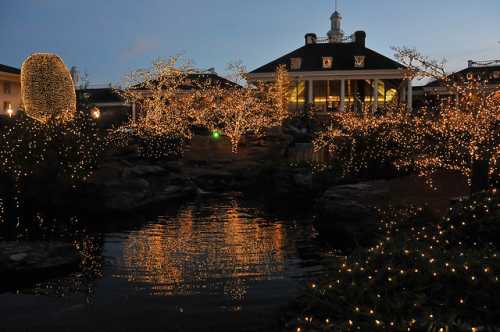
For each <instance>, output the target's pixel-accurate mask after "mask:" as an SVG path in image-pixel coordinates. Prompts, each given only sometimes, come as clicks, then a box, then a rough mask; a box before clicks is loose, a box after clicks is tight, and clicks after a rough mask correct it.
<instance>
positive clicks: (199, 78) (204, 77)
mask: <svg viewBox="0 0 500 332" xmlns="http://www.w3.org/2000/svg"><path fill="white" fill-rule="evenodd" d="M153 82H154V81H153ZM203 83H205V84H208V85H212V86H215V85H220V86H222V87H238V86H240V85H239V84H237V83H234V82H232V81H230V80H228V79H226V78H224V77H221V76H219V75H217V74H216V73H215V72H210V71H209V72H199V73H196V72H194V73H189V74H187V75H186V80H185V82H184V84H182V85H180V86H179V88H180V89H181V90H184V91H189V90H192V89H195V88H196V84H203ZM143 84H144V83H140V84H137V85H135V86H134V88H136V89H141V87H142V86H143Z"/></svg>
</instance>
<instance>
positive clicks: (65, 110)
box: [21, 53, 76, 123]
mask: <svg viewBox="0 0 500 332" xmlns="http://www.w3.org/2000/svg"><path fill="white" fill-rule="evenodd" d="M21 95H22V99H23V104H24V107H25V112H26V114H27V115H28V116H30V117H32V118H33V119H36V120H37V121H40V122H42V123H47V122H49V121H54V120H55V121H61V122H66V121H68V120H71V119H72V118H73V116H74V115H75V111H76V94H75V87H74V85H73V80H72V78H71V74H70V72H69V70H68V68H67V67H66V65H65V64H64V62H63V61H62V59H61V58H60V57H59V56H57V55H55V54H50V53H34V54H32V55H30V56H29V57H28V58H27V59H26V60H25V61H24V62H23V65H22V67H21Z"/></svg>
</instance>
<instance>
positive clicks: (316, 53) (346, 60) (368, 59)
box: [251, 42, 404, 74]
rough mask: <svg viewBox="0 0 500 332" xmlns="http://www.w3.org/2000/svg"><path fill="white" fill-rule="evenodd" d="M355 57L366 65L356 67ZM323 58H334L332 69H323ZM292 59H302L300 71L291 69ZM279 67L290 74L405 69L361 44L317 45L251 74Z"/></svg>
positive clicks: (268, 71) (281, 58)
mask: <svg viewBox="0 0 500 332" xmlns="http://www.w3.org/2000/svg"><path fill="white" fill-rule="evenodd" d="M355 56H364V57H365V64H364V67H363V68H357V67H355V65H354V57H355ZM323 57H332V58H333V64H332V68H331V69H330V68H329V69H324V68H323ZM292 58H301V66H300V70H292V69H291V68H290V64H291V59H292ZM279 65H286V66H287V69H288V70H289V71H290V72H301V71H332V70H376V69H398V68H404V66H403V65H402V64H400V63H398V62H396V61H394V60H392V59H390V58H388V57H386V56H384V55H382V54H380V53H377V52H375V51H373V50H371V49H369V48H367V47H365V46H364V45H363V44H360V43H356V42H350V43H316V44H309V45H305V46H302V47H301V48H299V49H297V50H295V51H293V52H291V53H288V54H286V55H284V56H282V57H280V58H278V59H276V60H274V61H272V62H270V63H268V64H266V65H264V66H262V67H259V68H257V69H255V70H254V71H252V72H251V74H258V73H271V72H275V71H276V69H277V67H278V66H279Z"/></svg>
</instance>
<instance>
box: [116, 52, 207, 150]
mask: <svg viewBox="0 0 500 332" xmlns="http://www.w3.org/2000/svg"><path fill="white" fill-rule="evenodd" d="M193 72H194V69H193V68H192V67H191V65H190V64H189V62H187V61H185V60H183V59H181V58H180V57H178V56H176V57H171V58H169V59H167V60H161V59H159V60H156V61H154V62H153V65H152V67H151V68H148V69H140V70H136V71H134V72H132V73H131V74H130V75H129V76H128V77H126V79H125V86H126V88H125V89H124V90H117V92H118V93H119V94H120V95H122V96H123V97H124V98H125V99H126V100H128V101H129V102H132V103H135V104H136V105H137V107H138V108H139V109H140V112H141V114H140V116H139V117H138V119H136V120H135V122H130V123H129V124H127V125H126V126H124V127H123V128H120V131H121V132H123V131H124V130H129V131H131V132H133V135H134V136H135V137H137V138H138V139H139V140H140V145H141V147H142V148H141V149H140V151H141V152H144V155H143V156H144V157H147V158H153V159H160V158H162V157H164V156H170V155H172V153H174V151H177V150H182V149H183V144H184V143H185V142H187V141H189V140H190V139H191V136H192V132H191V126H192V124H194V123H196V122H197V121H196V119H195V117H196V112H195V108H194V106H195V103H194V94H192V93H184V92H183V91H182V89H181V88H182V87H183V86H184V85H185V84H186V82H187V80H188V76H189V74H191V73H193ZM155 138H157V139H158V141H157V142H154V140H155ZM174 142H176V143H177V144H181V145H178V146H177V145H176V144H174ZM163 143H167V144H166V145H163ZM172 148H173V150H174V151H171V150H170V149H172Z"/></svg>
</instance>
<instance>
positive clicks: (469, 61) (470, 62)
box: [467, 60, 474, 68]
mask: <svg viewBox="0 0 500 332" xmlns="http://www.w3.org/2000/svg"><path fill="white" fill-rule="evenodd" d="M467 67H469V68H472V67H474V61H472V60H468V61H467Z"/></svg>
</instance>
